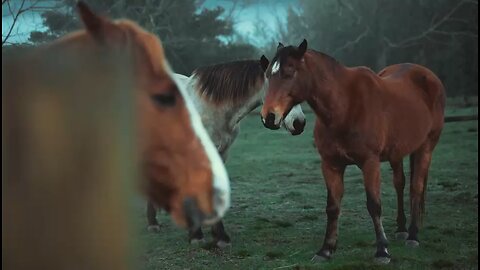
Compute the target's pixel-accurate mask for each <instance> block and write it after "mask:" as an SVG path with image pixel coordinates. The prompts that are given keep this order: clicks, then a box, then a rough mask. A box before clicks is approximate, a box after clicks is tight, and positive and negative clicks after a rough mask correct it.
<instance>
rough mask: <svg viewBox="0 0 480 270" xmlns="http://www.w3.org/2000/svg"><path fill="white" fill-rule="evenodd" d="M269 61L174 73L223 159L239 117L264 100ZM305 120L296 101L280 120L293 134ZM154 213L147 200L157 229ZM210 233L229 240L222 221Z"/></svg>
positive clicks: (197, 233)
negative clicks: (186, 73) (189, 73)
mask: <svg viewBox="0 0 480 270" xmlns="http://www.w3.org/2000/svg"><path fill="white" fill-rule="evenodd" d="M268 64H269V61H268V59H267V58H266V57H264V56H262V58H261V60H260V61H258V60H243V61H235V62H228V63H222V64H216V65H212V66H206V67H201V68H198V69H196V70H195V71H194V72H193V74H192V75H191V76H190V77H187V76H184V75H181V74H175V76H176V78H177V80H178V81H179V82H180V84H182V85H184V86H185V88H186V91H187V92H188V94H189V95H190V96H191V97H192V100H193V102H194V104H195V107H196V109H197V110H198V112H199V114H200V116H201V118H202V122H203V124H204V126H205V128H206V129H207V132H208V134H209V135H210V137H211V138H212V141H213V143H214V144H215V146H216V148H217V150H218V151H219V153H220V155H221V157H222V159H223V161H224V162H225V161H226V159H227V155H228V150H229V149H230V147H231V146H232V144H233V143H234V142H235V139H236V137H237V135H238V132H239V129H240V122H241V120H242V119H243V118H245V116H247V114H248V113H250V112H251V111H252V110H254V109H256V108H257V107H259V106H260V105H261V104H262V103H263V99H264V97H265V91H266V89H267V87H268V81H267V80H266V78H265V70H266V68H267V67H268ZM305 123H306V122H305V115H304V114H303V112H302V108H301V106H300V104H299V105H296V106H294V107H293V108H292V110H291V111H290V113H289V114H288V115H287V117H286V118H285V121H282V122H281V123H280V124H282V125H283V126H284V127H285V128H286V129H287V130H288V131H289V132H290V133H291V134H292V135H298V134H301V133H302V132H303V129H304V126H305ZM155 215H156V211H155V208H154V205H153V204H152V203H149V204H148V206H147V218H148V224H149V230H151V231H158V229H159V225H158V222H157V220H156V217H155ZM212 235H213V236H214V242H215V244H216V245H217V246H218V247H221V248H222V247H225V246H226V245H228V244H229V243H230V237H229V236H228V235H227V233H226V232H225V229H224V226H223V223H222V222H221V221H219V222H218V223H216V224H214V225H213V226H212ZM203 239H204V238H203V232H202V230H201V228H198V229H197V230H190V232H189V242H191V243H193V242H199V241H200V242H202V241H203Z"/></svg>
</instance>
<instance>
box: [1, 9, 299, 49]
mask: <svg viewBox="0 0 480 270" xmlns="http://www.w3.org/2000/svg"><path fill="white" fill-rule="evenodd" d="M19 2H21V1H12V7H13V9H15V6H17V8H18V4H19ZM27 2H29V1H27ZM47 2H48V1H47ZM239 2H240V3H247V4H246V5H242V4H240V5H238V6H237V8H236V9H235V12H234V13H233V14H234V18H235V25H234V27H235V30H236V31H237V32H238V33H239V34H240V35H241V36H242V37H243V38H246V39H247V41H248V42H249V43H252V44H254V45H263V44H264V43H265V42H266V40H268V39H270V38H274V37H275V36H276V31H277V30H278V20H277V18H279V19H280V20H281V21H282V23H285V21H286V20H285V19H286V16H287V9H288V7H289V6H294V7H295V6H298V0H247V1H239ZM42 5H45V4H42ZM232 5H233V1H228V0H206V1H205V3H204V4H203V6H202V7H205V8H214V7H216V6H222V7H224V8H225V9H226V10H227V11H228V10H230V9H231V8H232ZM12 21H13V20H12V16H9V12H8V9H6V8H4V7H2V36H4V35H6V33H7V32H8V30H9V28H10V25H11V23H12ZM262 22H264V23H265V26H266V28H267V29H268V30H267V34H268V36H267V39H265V38H259V37H258V35H255V29H256V27H255V26H256V25H257V24H259V23H262ZM41 29H42V20H41V18H40V13H38V12H28V13H24V14H23V15H21V16H20V17H19V19H18V22H17V25H16V27H15V28H14V29H13V32H12V33H13V35H12V38H11V39H10V42H24V41H27V40H28V36H29V33H30V32H31V31H32V30H41Z"/></svg>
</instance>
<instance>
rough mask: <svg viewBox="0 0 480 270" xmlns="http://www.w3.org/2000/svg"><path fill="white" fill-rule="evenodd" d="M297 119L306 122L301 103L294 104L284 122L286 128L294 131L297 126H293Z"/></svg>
mask: <svg viewBox="0 0 480 270" xmlns="http://www.w3.org/2000/svg"><path fill="white" fill-rule="evenodd" d="M295 120H300V121H302V122H305V114H303V111H302V106H301V105H300V104H297V105H295V106H293V107H292V109H291V110H290V112H289V113H288V114H287V116H286V117H285V120H284V122H283V124H284V125H285V128H286V129H288V130H289V131H294V130H295V127H294V126H293V122H294V121H295Z"/></svg>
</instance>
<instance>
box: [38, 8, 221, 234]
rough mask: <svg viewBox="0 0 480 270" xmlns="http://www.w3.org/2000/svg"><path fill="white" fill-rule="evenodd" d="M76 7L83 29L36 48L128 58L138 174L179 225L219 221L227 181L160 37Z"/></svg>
mask: <svg viewBox="0 0 480 270" xmlns="http://www.w3.org/2000/svg"><path fill="white" fill-rule="evenodd" d="M78 10H79V13H80V17H81V19H82V21H83V23H84V25H85V27H86V30H80V31H77V32H74V33H70V34H68V35H66V36H65V37H63V38H61V39H59V40H57V41H55V42H53V43H52V44H48V45H46V46H44V47H42V48H40V49H38V50H36V51H35V54H37V55H42V54H46V53H49V54H50V55H52V54H56V55H59V54H60V53H62V54H63V55H65V54H66V53H65V52H68V53H70V54H71V55H75V56H76V57H77V58H81V56H82V55H92V54H98V55H101V54H102V53H112V52H113V53H116V54H117V56H118V57H123V58H126V61H127V63H129V64H130V65H131V68H130V70H131V73H132V76H131V77H132V78H131V79H132V88H133V93H134V97H135V100H136V117H137V121H136V122H137V133H138V134H137V140H138V150H139V151H140V153H139V155H140V158H139V159H140V173H141V175H142V179H144V180H146V181H144V182H143V183H142V188H143V189H144V191H145V192H146V194H147V195H148V197H149V199H151V200H153V201H154V202H155V203H156V204H157V205H159V206H161V207H164V208H165V209H166V210H167V211H169V212H170V213H171V214H172V217H173V219H174V221H175V222H176V223H177V224H179V225H180V226H187V225H189V226H190V227H195V228H196V227H198V226H200V225H201V224H212V223H214V222H216V221H217V220H219V219H220V218H221V217H222V216H223V215H224V214H225V212H226V210H227V208H228V207H229V204H230V187H229V179H228V176H227V173H226V170H225V167H224V165H223V162H222V160H221V158H220V156H219V154H218V152H217V151H216V149H215V146H214V145H213V143H212V141H211V140H210V138H209V136H208V134H207V132H206V130H205V128H204V127H203V125H202V122H201V120H200V116H199V115H198V113H197V111H196V110H195V108H194V106H193V104H192V102H191V101H190V99H189V98H188V94H187V93H186V92H185V89H184V88H182V87H178V84H177V82H176V81H175V80H174V78H173V76H172V74H173V73H172V71H171V70H170V67H169V65H168V62H167V60H166V59H165V55H164V51H163V47H162V44H161V42H160V40H159V39H158V38H157V37H156V36H155V35H153V34H151V33H148V32H147V31H145V30H143V29H142V28H141V27H139V26H138V25H137V24H135V23H133V22H131V21H128V20H118V21H110V20H108V19H106V18H104V17H100V16H98V15H96V14H94V13H93V12H92V11H91V10H90V9H89V8H88V7H87V6H86V5H85V4H84V3H83V2H79V3H78ZM58 58H59V61H62V59H61V57H58ZM59 76H61V75H59ZM119 79H120V78H119Z"/></svg>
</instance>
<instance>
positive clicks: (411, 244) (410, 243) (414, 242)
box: [405, 240, 420, 248]
mask: <svg viewBox="0 0 480 270" xmlns="http://www.w3.org/2000/svg"><path fill="white" fill-rule="evenodd" d="M405 245H406V246H409V247H414V248H415V247H418V246H419V245H420V243H419V242H418V241H417V240H407V241H405Z"/></svg>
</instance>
